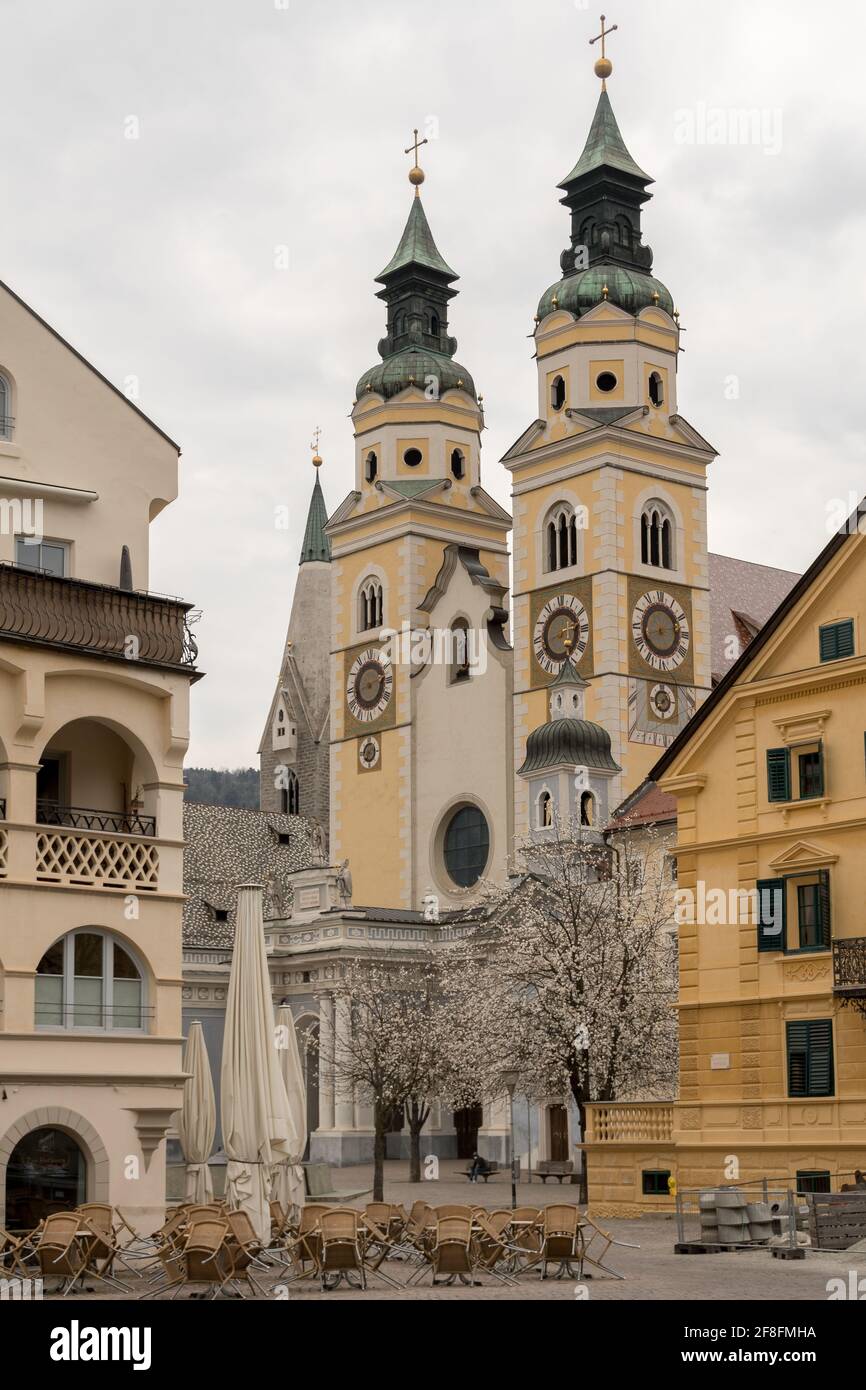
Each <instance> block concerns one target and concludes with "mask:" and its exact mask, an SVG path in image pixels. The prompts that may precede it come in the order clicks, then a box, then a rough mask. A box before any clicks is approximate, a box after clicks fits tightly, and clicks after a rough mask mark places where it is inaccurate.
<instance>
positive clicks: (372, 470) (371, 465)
mask: <svg viewBox="0 0 866 1390" xmlns="http://www.w3.org/2000/svg"><path fill="white" fill-rule="evenodd" d="M378 472H379V460H378V459H377V458H376V455H375V454H374V453H373V452H372V450H371V451H370V453H369V454H368V455H367V457H366V459H365V460H364V478H365V479H366V481H367V482H368V483H373V482H375V481H376V474H377V473H378Z"/></svg>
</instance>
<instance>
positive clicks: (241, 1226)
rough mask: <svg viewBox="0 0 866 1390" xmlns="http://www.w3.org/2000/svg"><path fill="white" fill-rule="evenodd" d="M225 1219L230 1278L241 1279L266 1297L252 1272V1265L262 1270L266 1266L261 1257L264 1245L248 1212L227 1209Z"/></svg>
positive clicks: (262, 1296) (255, 1291) (254, 1290)
mask: <svg viewBox="0 0 866 1390" xmlns="http://www.w3.org/2000/svg"><path fill="white" fill-rule="evenodd" d="M225 1219H226V1223H227V1225H228V1241H227V1244H226V1249H227V1251H228V1255H229V1259H230V1261H231V1278H232V1279H233V1280H237V1279H243V1280H244V1281H245V1282H246V1283H247V1284H248V1285H249V1286H250V1288H251V1289H252V1290H253V1292H254V1293H257V1294H258V1295H259V1297H260V1298H266V1297H267V1291H266V1290H265V1289H264V1288H263V1287H262V1285H261V1284H259V1283H258V1282H257V1280H256V1279H255V1277H254V1275H253V1272H252V1266H253V1265H256V1266H257V1267H258V1268H259V1269H260V1270H264V1269H265V1268H266V1266H265V1265H264V1264H263V1262H262V1259H261V1256H262V1255H263V1254H264V1246H263V1245H262V1243H261V1241H260V1240H259V1238H258V1236H257V1235H256V1229H255V1227H254V1226H253V1223H252V1221H251V1220H250V1217H249V1213H248V1212H245V1211H229V1212H227V1213H226V1218H225Z"/></svg>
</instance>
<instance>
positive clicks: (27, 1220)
mask: <svg viewBox="0 0 866 1390" xmlns="http://www.w3.org/2000/svg"><path fill="white" fill-rule="evenodd" d="M86 1185H87V1164H86V1162H85V1159H84V1154H83V1153H82V1151H81V1149H80V1148H79V1146H78V1144H77V1143H76V1141H75V1140H74V1139H73V1137H72V1135H71V1134H67V1133H66V1132H65V1130H62V1129H47V1128H46V1129H34V1130H31V1132H30V1133H29V1134H25V1136H24V1138H23V1139H21V1140H19V1142H18V1143H17V1144H16V1145H15V1148H14V1149H13V1150H12V1154H11V1157H10V1159H9V1163H8V1166H7V1168H6V1225H7V1227H8V1228H9V1230H18V1231H25V1230H26V1231H32V1230H33V1228H34V1226H37V1225H38V1224H39V1222H40V1221H42V1220H44V1218H45V1217H46V1216H50V1215H51V1214H52V1212H56V1211H71V1210H72V1209H73V1207H77V1206H78V1205H79V1204H80V1203H81V1202H83V1201H85V1200H86Z"/></svg>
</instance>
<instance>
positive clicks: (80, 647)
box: [0, 563, 198, 673]
mask: <svg viewBox="0 0 866 1390" xmlns="http://www.w3.org/2000/svg"><path fill="white" fill-rule="evenodd" d="M191 611H192V605H191V604H188V603H184V602H182V601H181V600H180V599H176V598H164V597H162V596H161V595H158V594H149V593H144V592H140V591H137V590H127V589H115V588H113V587H112V586H111V585H108V584H92V583H90V582H89V581H87V580H83V579H60V578H58V577H57V576H56V575H51V574H47V573H46V572H45V571H42V570H29V569H23V568H19V567H18V566H16V565H10V564H6V563H3V564H0V639H3V638H6V639H8V640H11V641H13V642H32V643H36V644H37V645H39V646H46V647H59V648H65V649H67V650H71V651H77V652H91V653H92V654H93V655H94V656H102V657H110V658H115V659H117V660H120V661H134V662H142V663H144V664H146V665H153V666H163V667H172V668H175V669H177V670H181V671H184V672H186V673H189V672H190V671H191V670H194V669H195V663H196V660H197V658H198V647H197V645H196V642H195V638H194V637H193V635H192V632H191V630H190V624H191V621H192V620H191V618H190V613H191Z"/></svg>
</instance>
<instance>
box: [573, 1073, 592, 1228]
mask: <svg viewBox="0 0 866 1390" xmlns="http://www.w3.org/2000/svg"><path fill="white" fill-rule="evenodd" d="M571 1094H572V1095H573V1097H574V1103H575V1105H576V1106H577V1118H578V1123H579V1124H580V1142H581V1143H582V1144H585V1143H586V1090H585V1088H584V1084H583V1076H582V1075H581V1073H580V1071H578V1070H576V1069H575V1070H573V1071H572V1073H571ZM580 1157H581V1165H580V1182H579V1184H578V1197H577V1200H578V1202H581V1203H583V1204H584V1205H585V1204H586V1203H587V1202H588V1201H589V1155H588V1154H587V1152H586V1149H581V1151H580Z"/></svg>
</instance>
